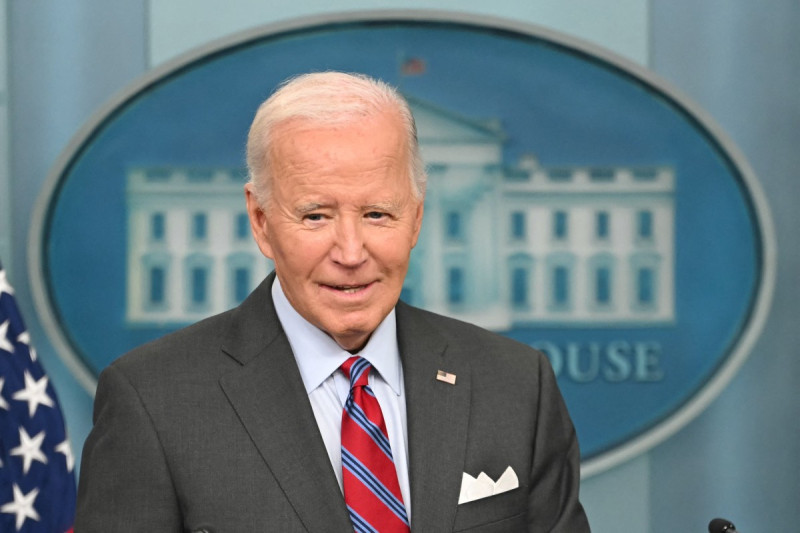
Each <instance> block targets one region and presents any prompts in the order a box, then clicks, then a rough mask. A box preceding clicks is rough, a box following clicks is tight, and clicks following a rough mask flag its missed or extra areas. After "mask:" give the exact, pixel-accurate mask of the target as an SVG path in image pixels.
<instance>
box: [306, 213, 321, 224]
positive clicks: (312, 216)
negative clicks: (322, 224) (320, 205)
mask: <svg viewBox="0 0 800 533" xmlns="http://www.w3.org/2000/svg"><path fill="white" fill-rule="evenodd" d="M304 218H305V219H306V220H310V221H311V222H319V221H320V220H322V215H321V214H319V213H309V214H307V215H306V216H305V217H304Z"/></svg>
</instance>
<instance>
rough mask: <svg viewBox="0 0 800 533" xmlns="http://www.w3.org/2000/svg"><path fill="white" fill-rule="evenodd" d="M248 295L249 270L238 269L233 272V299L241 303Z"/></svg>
mask: <svg viewBox="0 0 800 533" xmlns="http://www.w3.org/2000/svg"><path fill="white" fill-rule="evenodd" d="M248 294H250V269H249V268H244V267H240V268H237V269H236V270H234V271H233V297H234V300H235V301H237V302H242V301H243V300H244V299H245V298H247V295H248Z"/></svg>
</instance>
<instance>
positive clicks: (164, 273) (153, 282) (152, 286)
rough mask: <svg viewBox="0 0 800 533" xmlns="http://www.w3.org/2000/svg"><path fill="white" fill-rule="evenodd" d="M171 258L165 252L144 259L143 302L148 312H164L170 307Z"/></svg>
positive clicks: (149, 255) (147, 255) (150, 254)
mask: <svg viewBox="0 0 800 533" xmlns="http://www.w3.org/2000/svg"><path fill="white" fill-rule="evenodd" d="M169 264H170V257H169V255H168V254H167V253H164V252H154V253H149V254H146V255H144V256H143V257H142V270H141V272H142V275H143V276H144V279H143V281H144V283H143V288H144V291H145V292H144V294H143V295H142V297H143V298H142V301H143V302H144V309H145V310H148V311H159V310H164V309H166V308H167V306H168V295H169V291H168V283H169Z"/></svg>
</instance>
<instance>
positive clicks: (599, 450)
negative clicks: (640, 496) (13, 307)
mask: <svg viewBox="0 0 800 533" xmlns="http://www.w3.org/2000/svg"><path fill="white" fill-rule="evenodd" d="M320 70H343V71H355V72H364V73H367V74H370V75H372V76H375V77H378V78H381V79H384V80H386V81H388V82H390V83H392V84H395V85H397V86H399V87H400V89H401V90H402V92H403V93H404V94H406V95H407V96H408V98H409V100H410V102H411V104H412V107H413V109H414V112H415V115H416V116H417V121H418V125H419V132H420V142H421V145H422V149H423V155H424V157H425V158H426V162H427V163H428V165H429V173H430V185H429V192H428V196H427V198H426V214H425V217H426V218H425V222H424V228H425V229H424V233H423V236H422V239H421V241H420V244H419V246H418V247H417V249H415V251H414V253H413V257H412V264H411V268H410V271H409V275H408V279H407V284H406V287H405V289H404V293H403V298H404V299H406V300H408V301H409V302H410V303H413V304H416V305H420V306H422V307H426V308H428V309H432V310H434V311H438V312H442V313H446V314H450V315H453V316H456V317H460V318H464V319H467V320H470V321H473V322H476V323H478V324H481V325H483V326H485V327H487V328H490V329H494V330H496V331H499V332H501V333H503V334H505V335H508V336H510V337H513V338H515V339H518V340H520V341H522V342H525V343H529V344H531V345H533V346H536V347H539V348H541V349H543V350H544V351H545V352H546V353H547V354H548V356H549V357H550V359H551V361H552V363H553V366H554V369H555V370H556V372H557V374H558V377H559V383H560V385H561V388H562V391H563V393H564V395H565V397H566V400H567V403H568V405H569V408H570V412H571V414H572V416H573V418H574V421H575V424H576V427H577V430H578V434H579V439H580V442H581V447H582V450H583V458H584V460H585V461H587V463H585V465H586V464H589V465H595V469H597V467H598V466H597V465H604V466H609V465H610V464H613V463H614V462H615V461H618V460H620V457H621V455H620V453H622V452H627V453H628V454H630V452H637V451H642V450H643V449H646V448H647V447H648V446H650V445H652V444H654V443H655V442H658V440H660V439H663V438H665V437H666V436H667V435H668V434H669V433H670V432H672V431H674V430H675V429H676V428H677V427H679V426H680V423H679V422H676V420H678V419H680V418H682V419H684V420H688V418H691V416H694V414H696V412H698V411H699V409H700V408H701V407H702V406H703V405H704V404H707V403H708V401H710V397H712V396H713V393H709V392H708V391H709V387H710V386H711V385H712V384H713V385H714V387H715V388H716V389H719V388H721V386H722V385H724V382H726V381H727V380H728V379H730V375H731V374H732V372H733V370H735V368H736V367H737V366H738V364H740V363H741V360H742V359H743V358H744V357H745V356H746V354H747V351H748V350H749V345H748V343H749V342H750V341H748V339H749V338H751V337H753V336H754V335H756V334H757V332H758V329H759V327H760V323H761V321H762V320H763V314H764V312H765V308H766V300H768V294H769V292H770V290H771V287H770V286H769V283H770V278H771V271H770V269H771V268H772V267H771V266H770V264H769V258H770V256H771V253H772V252H771V250H770V249H769V247H768V244H769V243H770V242H771V235H770V234H769V231H768V229H765V228H768V227H769V225H768V223H767V222H765V221H768V220H769V217H768V213H767V212H766V211H765V209H764V208H763V207H759V206H762V205H763V204H761V203H760V202H761V200H760V196H759V193H758V188H757V183H756V182H755V180H754V178H753V177H752V176H751V175H750V174H749V170H748V169H747V168H746V164H744V163H743V162H742V160H741V158H740V157H739V156H738V155H737V153H736V151H735V149H733V148H732V147H731V145H730V143H729V142H728V141H726V140H724V138H723V136H722V134H721V133H719V132H718V131H717V130H716V129H715V128H714V127H713V126H710V125H709V124H710V122H709V121H708V119H707V118H705V117H704V115H703V114H702V112H699V111H698V110H697V109H695V108H694V107H693V106H692V105H691V104H689V103H687V102H686V101H685V99H683V98H682V97H680V96H677V95H676V94H675V93H674V91H672V90H671V89H669V88H668V87H667V86H666V85H665V84H664V83H663V82H660V81H659V80H657V79H656V78H655V77H654V76H652V75H651V74H649V73H647V72H646V71H644V70H643V69H641V68H639V67H635V66H633V65H630V64H628V63H626V62H625V61H624V60H621V59H619V58H615V57H613V56H611V55H610V54H608V53H606V52H603V51H597V50H594V49H592V48H591V47H589V46H587V45H585V44H582V43H579V42H575V41H571V40H569V39H566V38H564V37H559V36H557V35H553V34H550V33H545V32H543V31H541V30H537V29H535V28H529V27H521V26H518V25H515V24H513V23H503V22H499V21H494V22H492V23H489V24H486V23H478V22H475V21H474V20H470V19H468V18H465V17H461V16H459V17H450V18H447V17H422V18H420V17H416V16H415V17H408V18H403V17H397V16H394V17H381V16H379V15H375V14H372V15H369V14H367V15H364V16H359V17H351V18H349V19H343V20H326V21H319V20H316V21H302V22H297V23H291V24H286V25H283V26H280V27H270V28H266V29H264V30H263V31H261V32H259V33H254V34H250V35H248V36H245V37H241V38H239V39H237V40H236V41H229V42H228V43H226V44H222V45H219V46H217V47H216V48H215V49H213V50H204V51H200V52H197V53H194V54H192V55H191V56H189V57H186V58H183V59H181V60H178V61H177V62H175V63H173V64H172V65H170V66H168V67H166V68H163V69H161V70H160V71H159V72H158V74H157V75H151V76H150V77H148V78H146V79H145V80H142V81H141V82H139V83H137V84H136V86H135V87H133V88H131V89H129V90H128V91H126V93H125V94H124V95H123V96H122V97H120V98H119V99H118V101H117V103H116V105H114V106H113V108H111V109H110V110H108V111H104V112H103V113H102V114H101V115H100V116H98V117H97V118H96V119H95V121H94V122H93V124H92V125H91V127H90V128H88V130H86V131H85V132H84V133H83V134H82V135H81V136H80V138H79V139H77V140H76V142H75V143H74V145H73V149H71V151H70V152H69V153H68V154H67V155H66V157H65V158H64V164H63V165H61V166H60V167H59V168H58V169H57V170H56V172H55V176H54V178H53V179H52V180H51V187H50V188H49V189H48V190H47V191H45V196H46V199H45V201H46V204H47V209H45V210H43V215H42V220H41V221H40V222H39V224H38V229H37V230H36V231H37V233H36V235H34V238H35V239H38V242H39V243H40V245H39V261H40V268H41V272H40V273H37V275H41V276H43V278H44V280H43V281H44V286H45V287H46V291H45V292H46V294H45V300H46V305H45V306H44V307H45V308H46V310H45V313H51V314H52V317H53V320H52V323H53V324H56V326H55V330H54V331H53V332H52V334H53V335H55V336H60V337H61V338H63V339H64V343H63V344H64V345H65V346H66V347H67V349H66V350H62V351H65V352H67V353H66V354H65V355H66V356H67V357H70V358H77V359H78V360H79V361H80V362H81V364H82V365H84V367H85V368H86V369H88V370H89V372H90V373H92V374H94V375H96V374H97V373H99V371H100V370H102V369H103V368H104V367H105V366H106V365H108V364H109V362H110V361H112V360H113V359H114V358H116V357H117V356H119V355H120V354H122V353H124V352H125V351H127V350H129V349H131V348H133V347H134V346H137V345H139V344H141V343H144V342H146V341H148V340H151V339H153V338H155V337H158V336H161V335H163V334H165V333H167V332H170V331H173V330H175V329H177V328H179V327H181V326H183V325H186V324H187V323H190V322H193V321H195V320H197V319H199V318H201V317H202V316H206V315H208V314H211V313H214V312H217V311H220V310H222V309H225V308H228V307H231V306H232V305H235V303H236V302H237V301H238V300H240V299H241V298H242V297H243V296H244V294H246V292H247V291H249V290H250V289H251V288H252V287H253V286H254V285H255V284H257V282H258V281H260V279H261V278H262V276H263V275H264V274H265V273H266V272H268V270H269V268H270V265H269V263H268V262H266V261H264V260H263V258H261V257H260V256H258V254H257V251H256V250H255V248H254V247H253V246H252V243H251V242H250V241H251V239H250V238H249V234H248V231H249V230H248V229H247V228H246V225H245V224H244V220H243V219H242V213H243V206H244V199H243V195H242V184H243V181H244V171H243V170H242V169H243V167H244V162H243V152H244V148H243V147H244V144H245V137H246V133H247V130H248V127H249V123H250V121H251V119H252V116H253V114H254V112H255V110H256V108H257V106H258V105H259V103H260V102H261V101H262V100H263V99H264V98H265V97H267V96H268V95H269V94H270V92H271V91H273V90H274V88H275V87H276V86H277V85H278V84H279V83H280V82H281V81H283V80H285V79H286V78H288V77H290V76H293V75H295V74H298V73H302V72H308V71H320ZM721 372H724V373H726V376H725V377H724V378H721V377H720V375H721V374H720V373H721ZM717 392H718V391H717ZM704 395H705V396H704ZM701 397H704V398H705V399H704V400H702V401H699V400H698V398H701ZM700 404H703V405H700ZM692 406H694V407H692ZM670 427H671V428H672V429H664V428H670ZM633 444H635V445H633ZM623 455H624V453H623ZM590 470H591V468H590Z"/></svg>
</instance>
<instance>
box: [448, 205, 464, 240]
mask: <svg viewBox="0 0 800 533" xmlns="http://www.w3.org/2000/svg"><path fill="white" fill-rule="evenodd" d="M461 226H462V220H461V213H459V212H458V211H448V212H447V214H446V216H445V235H446V236H447V239H448V240H450V241H460V240H461V239H462V238H463V228H462V227H461Z"/></svg>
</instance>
